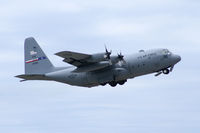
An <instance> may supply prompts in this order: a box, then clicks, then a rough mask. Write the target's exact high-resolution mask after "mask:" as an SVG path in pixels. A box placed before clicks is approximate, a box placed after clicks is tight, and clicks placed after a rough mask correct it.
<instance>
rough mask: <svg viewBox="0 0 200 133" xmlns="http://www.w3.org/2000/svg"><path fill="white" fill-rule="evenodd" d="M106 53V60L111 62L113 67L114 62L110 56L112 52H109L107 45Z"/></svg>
mask: <svg viewBox="0 0 200 133" xmlns="http://www.w3.org/2000/svg"><path fill="white" fill-rule="evenodd" d="M105 51H106V53H105V55H104V58H105V59H107V60H108V61H109V64H110V65H112V61H111V58H110V55H111V54H112V50H110V52H109V51H108V49H107V47H106V45H105Z"/></svg>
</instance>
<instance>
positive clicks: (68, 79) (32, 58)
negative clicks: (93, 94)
mask: <svg viewBox="0 0 200 133" xmlns="http://www.w3.org/2000/svg"><path fill="white" fill-rule="evenodd" d="M24 50H25V74H23V75H18V76H16V77H18V78H21V79H23V80H21V81H26V80H48V81H57V82H62V83H66V84H70V85H74V86H81V87H94V86H98V85H102V86H104V85H106V84H109V85H110V86H112V87H115V86H116V85H117V84H119V85H123V84H124V83H125V82H127V79H131V78H134V77H137V76H142V75H146V74H151V73H156V74H155V76H158V75H160V74H169V73H170V72H172V70H173V68H174V65H175V64H176V63H178V62H179V61H180V60H181V57H180V56H179V55H176V54H173V53H171V52H170V51H169V50H167V49H153V50H147V51H144V50H140V51H139V52H138V53H135V54H132V55H126V56H124V55H122V53H120V54H118V55H115V56H111V53H112V51H108V50H107V48H105V52H103V53H97V54H83V53H77V52H71V51H62V52H58V53H56V54H55V55H57V56H60V57H61V58H63V59H64V60H63V61H64V62H66V63H69V64H71V65H72V66H70V67H54V66H53V64H52V63H51V62H50V60H49V59H48V57H47V56H46V55H45V53H44V52H43V51H42V49H41V48H40V46H39V45H38V43H37V42H36V41H35V39H34V38H33V37H30V38H27V39H25V44H24Z"/></svg>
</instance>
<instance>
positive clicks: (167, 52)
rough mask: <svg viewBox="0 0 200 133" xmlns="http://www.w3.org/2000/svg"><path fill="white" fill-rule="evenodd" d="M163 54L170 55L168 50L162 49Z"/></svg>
mask: <svg viewBox="0 0 200 133" xmlns="http://www.w3.org/2000/svg"><path fill="white" fill-rule="evenodd" d="M163 54H164V55H169V56H170V55H171V54H172V53H171V52H170V51H169V50H168V49H163Z"/></svg>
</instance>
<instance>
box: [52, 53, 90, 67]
mask: <svg viewBox="0 0 200 133" xmlns="http://www.w3.org/2000/svg"><path fill="white" fill-rule="evenodd" d="M55 55H57V56H60V57H62V58H64V60H63V61H64V62H67V63H69V64H71V65H74V66H77V67H79V66H84V65H87V64H88V62H87V59H88V58H90V57H91V55H89V54H82V53H76V52H71V51H62V52H59V53H56V54H55Z"/></svg>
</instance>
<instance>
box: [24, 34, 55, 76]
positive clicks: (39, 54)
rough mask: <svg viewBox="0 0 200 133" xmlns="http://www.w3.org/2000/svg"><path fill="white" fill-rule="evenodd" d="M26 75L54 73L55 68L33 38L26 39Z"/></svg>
mask: <svg viewBox="0 0 200 133" xmlns="http://www.w3.org/2000/svg"><path fill="white" fill-rule="evenodd" d="M24 54H25V55H24V56H25V74H45V73H48V72H51V71H53V69H54V66H53V64H52V63H51V62H50V60H49V59H48V57H47V56H46V55H45V53H44V52H43V51H42V49H41V48H40V46H39V45H38V43H37V42H36V40H35V39H34V38H33V37H30V38H27V39H25V42H24Z"/></svg>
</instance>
